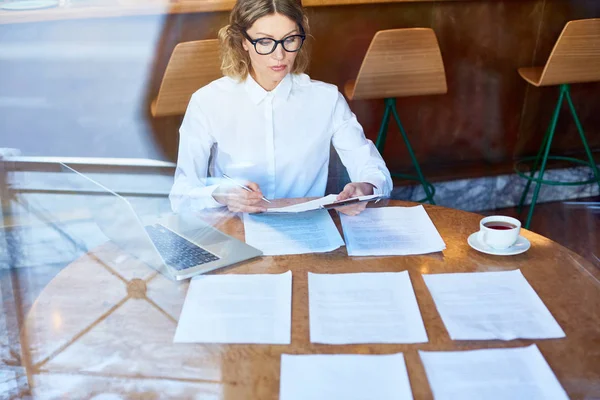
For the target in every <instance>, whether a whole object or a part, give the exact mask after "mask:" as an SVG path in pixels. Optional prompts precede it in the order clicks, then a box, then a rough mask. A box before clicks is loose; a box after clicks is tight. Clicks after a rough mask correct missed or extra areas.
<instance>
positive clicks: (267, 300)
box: [173, 271, 292, 344]
mask: <svg viewBox="0 0 600 400" xmlns="http://www.w3.org/2000/svg"><path fill="white" fill-rule="evenodd" d="M291 321H292V273H291V272H290V271H288V272H286V273H283V274H271V275H259V274H256V275H234V274H230V275H199V276H196V277H194V278H193V279H192V281H191V282H190V286H189V289H188V292H187V295H186V297H185V303H184V304H183V309H182V311H181V315H180V316H179V322H178V324H177V330H176V331H175V338H174V339H173V342H175V343H264V344H267V343H268V344H289V343H290V338H291Z"/></svg>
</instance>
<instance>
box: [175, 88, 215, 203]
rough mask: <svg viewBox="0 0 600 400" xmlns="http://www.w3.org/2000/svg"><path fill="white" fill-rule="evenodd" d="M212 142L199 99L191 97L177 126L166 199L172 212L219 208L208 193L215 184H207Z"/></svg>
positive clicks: (212, 189) (213, 141)
mask: <svg viewBox="0 0 600 400" xmlns="http://www.w3.org/2000/svg"><path fill="white" fill-rule="evenodd" d="M214 143H215V140H214V138H213V136H212V135H211V133H210V129H209V124H208V121H207V120H206V118H205V117H204V115H203V114H202V112H201V104H200V101H199V100H198V99H197V98H196V97H195V96H192V99H191V100H190V103H189V104H188V108H187V110H186V112H185V116H184V118H183V123H182V124H181V128H179V154H178V156H177V167H176V169H175V181H174V183H173V187H172V188H171V192H170V193H169V200H170V202H171V208H172V209H173V211H174V212H176V213H180V212H184V211H192V212H194V211H200V210H203V209H206V208H216V207H222V206H223V205H222V204H220V203H219V202H217V201H216V200H215V199H214V198H213V197H212V193H213V192H214V190H215V189H216V188H217V186H218V185H209V184H208V183H207V174H208V161H209V158H210V150H211V148H212V146H213V144H214Z"/></svg>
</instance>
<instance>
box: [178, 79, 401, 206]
mask: <svg viewBox="0 0 600 400" xmlns="http://www.w3.org/2000/svg"><path fill="white" fill-rule="evenodd" d="M179 133H180V142H179V156H178V160H177V169H176V171H175V183H174V184H173V188H172V189H171V193H170V195H169V198H170V200H171V206H172V208H173V211H175V212H181V211H183V210H186V209H187V210H191V211H197V210H201V209H204V208H212V207H220V206H222V205H221V204H220V203H218V202H216V201H215V200H214V198H213V197H212V193H213V191H214V190H215V189H216V187H217V186H218V184H219V182H220V181H221V178H222V176H223V174H226V175H229V176H230V177H232V178H235V179H240V180H248V181H252V182H256V183H257V184H258V185H259V186H260V188H261V190H262V192H263V195H264V196H265V197H266V198H268V199H274V198H293V197H313V196H323V195H324V194H325V186H326V184H327V174H328V166H329V154H330V153H329V149H330V144H331V143H333V146H334V148H335V149H336V151H337V152H338V154H339V155H340V159H341V160H342V163H343V164H344V166H345V167H346V169H347V170H348V175H349V176H350V179H351V180H352V181H353V182H368V183H371V184H373V185H374V186H375V189H374V190H375V193H376V194H385V195H389V194H390V192H391V189H392V180H391V177H390V173H389V171H388V169H387V168H386V166H385V162H384V161H383V159H382V158H381V156H380V155H379V152H378V151H377V149H376V148H375V146H374V145H373V143H372V142H371V141H370V140H367V139H366V138H365V135H364V132H363V129H362V127H361V126H360V124H359V123H358V121H357V120H356V116H355V115H354V114H353V113H352V111H350V108H349V107H348V104H347V103H346V100H345V99H344V97H343V96H342V95H341V94H340V93H339V91H338V90H337V87H336V86H334V85H330V84H326V83H323V82H319V81H313V80H310V78H309V77H308V76H307V75H304V74H300V75H298V74H288V75H287V76H286V77H285V78H284V79H283V80H282V81H281V82H280V83H279V85H278V86H277V87H276V88H275V89H274V90H272V91H271V92H268V91H266V90H264V89H263V88H262V87H261V86H260V85H258V84H257V83H256V81H254V79H252V77H250V76H248V78H247V79H246V80H245V81H242V82H238V81H236V80H234V79H231V78H228V77H224V78H221V79H218V80H216V81H214V82H211V83H210V84H208V85H207V86H205V87H203V88H201V89H200V90H198V91H197V92H196V93H194V94H193V96H192V98H191V100H190V103H189V105H188V108H187V111H186V114H185V117H184V119H183V123H182V125H181V128H180V131H179ZM211 150H212V158H211V157H210V156H211ZM209 159H210V165H209ZM209 176H210V177H209Z"/></svg>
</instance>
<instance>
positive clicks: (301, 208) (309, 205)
mask: <svg viewBox="0 0 600 400" xmlns="http://www.w3.org/2000/svg"><path fill="white" fill-rule="evenodd" d="M336 198H337V195H335V194H330V195H328V196H325V197H321V198H320V199H315V200H310V201H306V202H304V203H299V204H294V205H291V206H287V207H274V208H268V209H267V211H266V212H265V213H300V212H305V211H313V210H321V209H329V208H335V207H342V206H344V205H349V204H356V203H360V202H364V201H372V200H379V199H381V198H382V197H381V196H380V195H377V194H372V195H368V196H360V197H353V198H351V199H347V200H343V201H336V200H335V199H336Z"/></svg>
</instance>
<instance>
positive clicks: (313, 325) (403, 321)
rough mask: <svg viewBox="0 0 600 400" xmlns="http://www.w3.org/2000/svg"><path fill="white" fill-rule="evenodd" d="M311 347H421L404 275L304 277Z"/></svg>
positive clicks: (411, 294) (422, 334) (420, 332)
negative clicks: (325, 344)
mask: <svg viewBox="0 0 600 400" xmlns="http://www.w3.org/2000/svg"><path fill="white" fill-rule="evenodd" d="M308 301H309V319H310V341H311V342H313V343H327V344H349V343H423V342H427V332H426V331H425V326H424V325H423V320H422V319H421V313H420V312H419V306H418V304H417V299H416V297H415V293H414V291H413V288H412V284H411V282H410V277H409V275H408V271H403V272H380V273H358V274H313V273H311V272H309V273H308Z"/></svg>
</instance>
